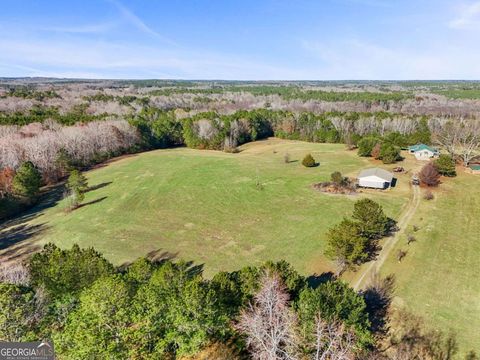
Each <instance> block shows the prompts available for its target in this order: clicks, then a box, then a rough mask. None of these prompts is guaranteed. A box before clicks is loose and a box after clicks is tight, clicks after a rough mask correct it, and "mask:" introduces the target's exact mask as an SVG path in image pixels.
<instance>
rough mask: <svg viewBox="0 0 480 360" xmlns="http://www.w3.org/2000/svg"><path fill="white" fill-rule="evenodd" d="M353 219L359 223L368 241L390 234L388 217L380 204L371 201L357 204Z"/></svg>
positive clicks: (354, 208)
mask: <svg viewBox="0 0 480 360" xmlns="http://www.w3.org/2000/svg"><path fill="white" fill-rule="evenodd" d="M352 218H353V219H354V220H356V221H358V227H359V228H360V230H361V233H362V236H364V237H366V238H368V239H378V238H381V237H382V236H385V235H386V234H387V232H388V230H389V229H388V223H389V220H388V217H387V216H386V215H385V213H384V212H383V208H382V206H381V205H380V204H378V203H376V202H375V201H373V200H370V199H362V200H358V201H357V202H355V204H354V206H353V214H352Z"/></svg>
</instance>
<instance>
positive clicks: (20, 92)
mask: <svg viewBox="0 0 480 360" xmlns="http://www.w3.org/2000/svg"><path fill="white" fill-rule="evenodd" d="M8 96H11V97H19V98H22V99H33V100H38V101H43V100H45V99H54V98H58V99H61V96H60V95H58V94H57V92H55V91H54V90H46V91H40V90H35V89H31V88H28V87H16V88H10V89H9V90H8V92H7V93H6V94H5V95H3V96H2V97H3V98H5V97H8Z"/></svg>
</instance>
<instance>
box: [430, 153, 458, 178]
mask: <svg viewBox="0 0 480 360" xmlns="http://www.w3.org/2000/svg"><path fill="white" fill-rule="evenodd" d="M434 165H435V168H436V169H437V171H438V172H439V173H440V174H441V175H443V176H450V177H453V176H457V171H456V170H455V160H454V159H452V157H451V156H450V155H446V154H442V155H440V156H439V158H438V159H436V160H435V161H434Z"/></svg>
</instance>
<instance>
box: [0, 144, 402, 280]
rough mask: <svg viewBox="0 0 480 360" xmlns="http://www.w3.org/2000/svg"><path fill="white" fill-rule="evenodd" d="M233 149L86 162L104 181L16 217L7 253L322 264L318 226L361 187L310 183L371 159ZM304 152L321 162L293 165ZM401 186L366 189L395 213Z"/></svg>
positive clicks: (319, 267)
mask: <svg viewBox="0 0 480 360" xmlns="http://www.w3.org/2000/svg"><path fill="white" fill-rule="evenodd" d="M241 150H242V151H241V152H240V153H238V154H227V153H222V152H218V151H200V150H192V149H186V148H179V149H170V150H158V151H152V152H148V153H143V154H139V155H135V156H132V157H128V158H124V159H121V160H118V161H115V162H113V163H111V164H109V165H108V166H105V167H102V168H99V169H96V170H92V171H90V172H88V173H86V175H87V177H88V181H89V184H90V185H91V186H95V185H99V184H102V187H100V188H98V189H96V190H93V191H90V192H88V193H87V194H86V199H85V202H86V203H87V205H85V206H83V207H81V208H79V209H77V210H75V211H73V212H72V213H65V212H64V210H63V209H64V204H63V202H62V201H60V202H59V203H58V204H57V205H56V206H54V207H50V208H47V209H44V210H42V211H36V212H34V213H35V214H32V215H33V216H31V218H30V217H27V219H26V221H24V222H23V223H21V224H17V225H16V227H17V228H19V231H15V228H16V227H13V228H10V229H5V230H4V232H6V231H10V232H11V233H12V234H17V233H19V232H20V233H21V232H22V231H25V232H27V233H28V234H27V236H20V237H19V238H20V239H21V241H19V242H15V241H10V242H11V243H13V244H12V246H10V248H8V249H6V251H7V252H8V254H10V255H12V254H17V253H19V252H21V251H23V250H25V249H28V248H31V247H32V246H33V244H35V245H37V246H38V245H41V244H42V243H45V242H50V241H51V242H54V243H56V244H58V245H60V246H63V247H70V246H71V245H72V244H74V243H78V244H79V245H80V246H94V247H95V248H96V249H98V250H99V251H100V252H102V253H103V254H105V256H106V257H107V258H109V259H110V260H111V261H112V262H114V263H115V264H122V263H125V262H128V261H131V260H133V259H135V258H137V257H139V256H142V255H145V254H147V253H149V252H152V251H159V252H160V253H168V254H169V255H174V256H178V257H179V258H182V259H185V260H193V261H195V262H197V263H199V264H205V270H206V274H207V275H208V274H212V273H213V272H216V271H218V270H234V269H238V268H240V267H242V266H245V265H254V264H258V263H260V262H263V261H265V260H267V259H272V260H278V259H285V260H287V261H289V262H290V263H292V264H293V265H294V266H295V267H296V268H297V269H298V270H300V271H301V272H303V273H306V274H311V273H314V272H316V273H321V272H322V271H325V270H329V269H330V264H329V262H328V261H327V260H326V259H325V258H324V257H323V255H322V253H323V249H324V244H325V241H324V239H325V238H324V235H325V232H326V230H327V229H328V228H329V227H330V226H332V225H333V224H336V223H338V222H339V221H340V220H341V218H342V216H344V215H348V214H349V213H350V212H351V211H352V209H353V203H354V201H355V200H357V199H358V198H360V197H361V196H365V195H366V194H361V195H359V196H353V197H352V196H350V197H347V196H339V195H325V194H323V193H320V192H318V191H316V190H314V189H312V187H311V185H312V184H313V183H315V182H320V181H325V180H328V179H329V177H330V174H331V173H332V172H333V171H335V170H339V171H341V172H342V173H344V174H346V175H351V176H354V175H356V174H357V172H358V171H359V170H360V169H362V168H364V167H367V166H369V160H368V159H365V158H359V157H358V156H357V155H356V153H355V152H352V151H346V150H345V148H344V145H337V144H335V145H333V144H311V143H304V142H294V141H284V140H277V139H270V140H267V141H261V142H255V143H250V144H246V145H244V146H243V147H242V148H241ZM286 152H288V153H289V154H290V158H291V162H290V163H288V164H286V163H284V155H285V153H286ZM308 152H311V153H312V155H313V156H314V157H315V158H316V160H317V161H319V162H320V166H318V167H315V168H305V167H303V166H302V165H301V159H302V158H303V156H304V155H305V154H307V153H308ZM257 182H258V183H259V184H260V185H259V186H257V185H256V184H257ZM407 191H408V189H407V188H405V187H402V184H401V183H400V184H399V186H398V187H397V188H395V189H393V190H390V191H387V192H375V191H372V192H370V193H368V196H371V197H372V198H374V199H376V200H378V201H379V202H380V203H381V204H382V205H384V207H385V210H386V212H387V214H388V215H389V216H393V217H395V216H397V215H398V214H399V213H400V211H401V208H402V205H403V204H405V203H406V200H407V197H406V193H407ZM88 203H90V204H88ZM20 235H22V234H20ZM4 251H5V250H4Z"/></svg>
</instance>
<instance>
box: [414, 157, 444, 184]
mask: <svg viewBox="0 0 480 360" xmlns="http://www.w3.org/2000/svg"><path fill="white" fill-rule="evenodd" d="M418 178H419V179H420V182H421V183H422V184H424V185H426V186H438V184H440V173H439V172H438V170H437V169H436V167H435V166H434V165H433V163H431V162H430V163H428V164H426V165H425V166H424V167H423V168H422V170H420V173H419V174H418Z"/></svg>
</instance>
